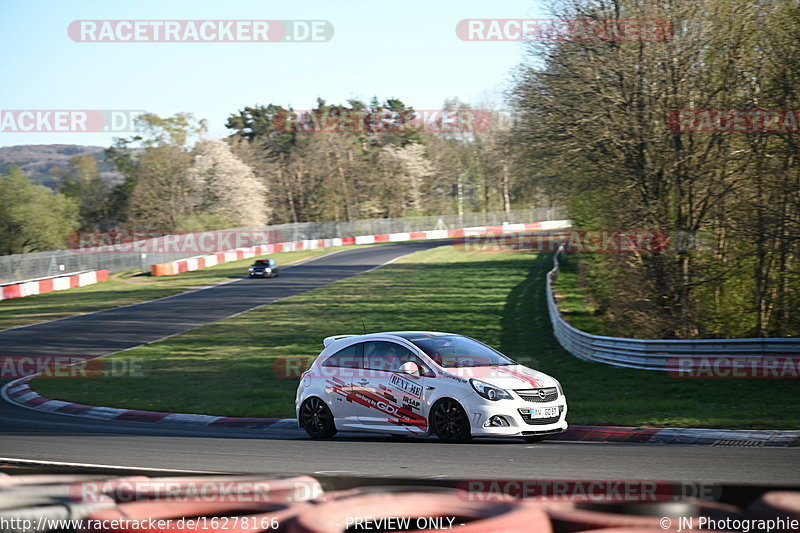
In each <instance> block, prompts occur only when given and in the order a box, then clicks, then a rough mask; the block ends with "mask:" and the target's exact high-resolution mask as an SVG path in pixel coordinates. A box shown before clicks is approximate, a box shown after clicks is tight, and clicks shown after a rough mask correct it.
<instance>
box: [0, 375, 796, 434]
mask: <svg viewBox="0 0 800 533" xmlns="http://www.w3.org/2000/svg"><path fill="white" fill-rule="evenodd" d="M28 379H29V378H21V379H18V380H16V381H14V382H11V383H9V384H8V385H6V386H5V387H4V388H3V390H2V396H3V398H4V399H5V400H6V401H8V402H11V403H14V404H17V405H19V406H22V407H26V408H29V409H35V410H37V411H44V412H49V413H57V414H63V415H70V416H78V417H83V418H91V419H95V420H109V421H119V422H150V423H155V424H179V425H189V426H208V427H227V428H246V429H260V430H265V429H269V430H270V432H278V433H284V434H287V435H289V434H291V433H293V432H294V433H297V434H300V428H299V427H298V425H297V420H295V419H294V418H240V417H227V416H212V415H199V414H189V413H165V412H157V411H142V410H138V409H117V408H113V407H96V406H91V405H83V404H78V403H70V402H64V401H61V400H50V399H48V398H45V397H43V396H42V395H40V394H39V393H38V392H36V391H35V390H33V389H32V388H31V387H30V385H28V383H27V381H28ZM302 434H303V435H304V434H305V433H302ZM548 440H551V441H582V442H628V443H635V444H695V445H705V446H753V447H760V446H765V447H779V446H780V447H787V446H788V447H798V446H800V431H796V430H790V431H784V430H734V429H699V428H651V427H646V428H637V427H623V426H570V427H569V429H568V430H567V431H565V432H564V433H560V434H557V435H551V436H549V437H548Z"/></svg>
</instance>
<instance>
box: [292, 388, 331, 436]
mask: <svg viewBox="0 0 800 533" xmlns="http://www.w3.org/2000/svg"><path fill="white" fill-rule="evenodd" d="M300 425H301V426H302V427H303V429H304V430H306V433H308V435H309V437H311V438H312V439H327V438H330V437H333V436H334V435H335V434H336V426H335V425H334V423H333V413H331V410H330V409H328V406H327V405H325V402H323V401H322V400H321V399H320V398H317V397H316V396H314V397H311V398H309V399H307V400H306V401H304V402H303V404H302V405H301V406H300Z"/></svg>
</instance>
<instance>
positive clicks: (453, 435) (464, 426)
mask: <svg viewBox="0 0 800 533" xmlns="http://www.w3.org/2000/svg"><path fill="white" fill-rule="evenodd" d="M430 423H431V431H432V432H433V434H434V435H436V436H437V437H439V440H441V441H443V442H468V441H470V440H471V439H472V434H471V432H470V427H469V418H468V417H467V413H466V412H465V411H464V408H463V407H461V405H460V404H459V403H458V402H457V401H455V400H453V399H450V398H444V399H442V400H439V401H438V402H436V404H434V406H433V408H432V409H431V416H430Z"/></svg>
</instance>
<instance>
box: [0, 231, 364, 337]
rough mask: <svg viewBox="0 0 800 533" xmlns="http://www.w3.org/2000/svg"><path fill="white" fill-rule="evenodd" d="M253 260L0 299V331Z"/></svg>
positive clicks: (212, 278)
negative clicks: (170, 274)
mask: <svg viewBox="0 0 800 533" xmlns="http://www.w3.org/2000/svg"><path fill="white" fill-rule="evenodd" d="M344 248H349V247H347V246H345V247H341V248H336V250H341V249H344ZM331 251H332V250H331V249H330V248H327V249H324V250H303V251H299V252H282V253H277V254H271V255H269V257H272V258H274V259H275V260H276V261H277V262H278V264H279V265H288V264H291V263H293V262H297V261H301V260H303V259H308V258H309V257H314V256H317V255H322V254H324V253H329V252H331ZM253 259H254V258H249V259H242V260H239V261H231V262H228V263H222V264H219V265H215V266H213V267H209V268H203V269H200V270H194V271H192V272H184V273H183V274H175V275H174V276H159V277H157V278H155V277H151V276H149V275H147V274H141V273H140V272H139V271H138V270H128V271H125V272H119V273H116V274H110V275H109V279H108V281H105V282H103V283H95V284H94V285H88V286H86V287H78V288H75V289H69V290H67V291H58V292H49V293H47V294H38V295H35V296H26V297H24V298H14V299H11V300H4V301H2V302H0V330H1V329H7V328H15V327H19V326H26V325H29V324H35V323H37V322H44V321H46V320H55V319H57V318H64V317H67V316H73V315H79V314H82V313H89V312H91V311H99V310H101V309H108V308H111V307H120V306H123V305H130V304H134V303H139V302H145V301H148V300H154V299H156V298H163V297H164V296H172V295H173V294H178V293H180V292H185V291H188V290H191V289H197V288H200V287H204V286H206V285H211V284H212V283H219V282H220V281H225V280H228V279H231V278H239V277H242V276H243V275H244V274H245V273H246V272H247V266H248V265H250V264H252V262H253Z"/></svg>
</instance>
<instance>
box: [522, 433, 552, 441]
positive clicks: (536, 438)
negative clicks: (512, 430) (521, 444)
mask: <svg viewBox="0 0 800 533" xmlns="http://www.w3.org/2000/svg"><path fill="white" fill-rule="evenodd" d="M546 438H547V436H546V435H525V436H524V437H522V440H524V441H525V442H530V443H535V442H542V441H543V440H544V439H546Z"/></svg>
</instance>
